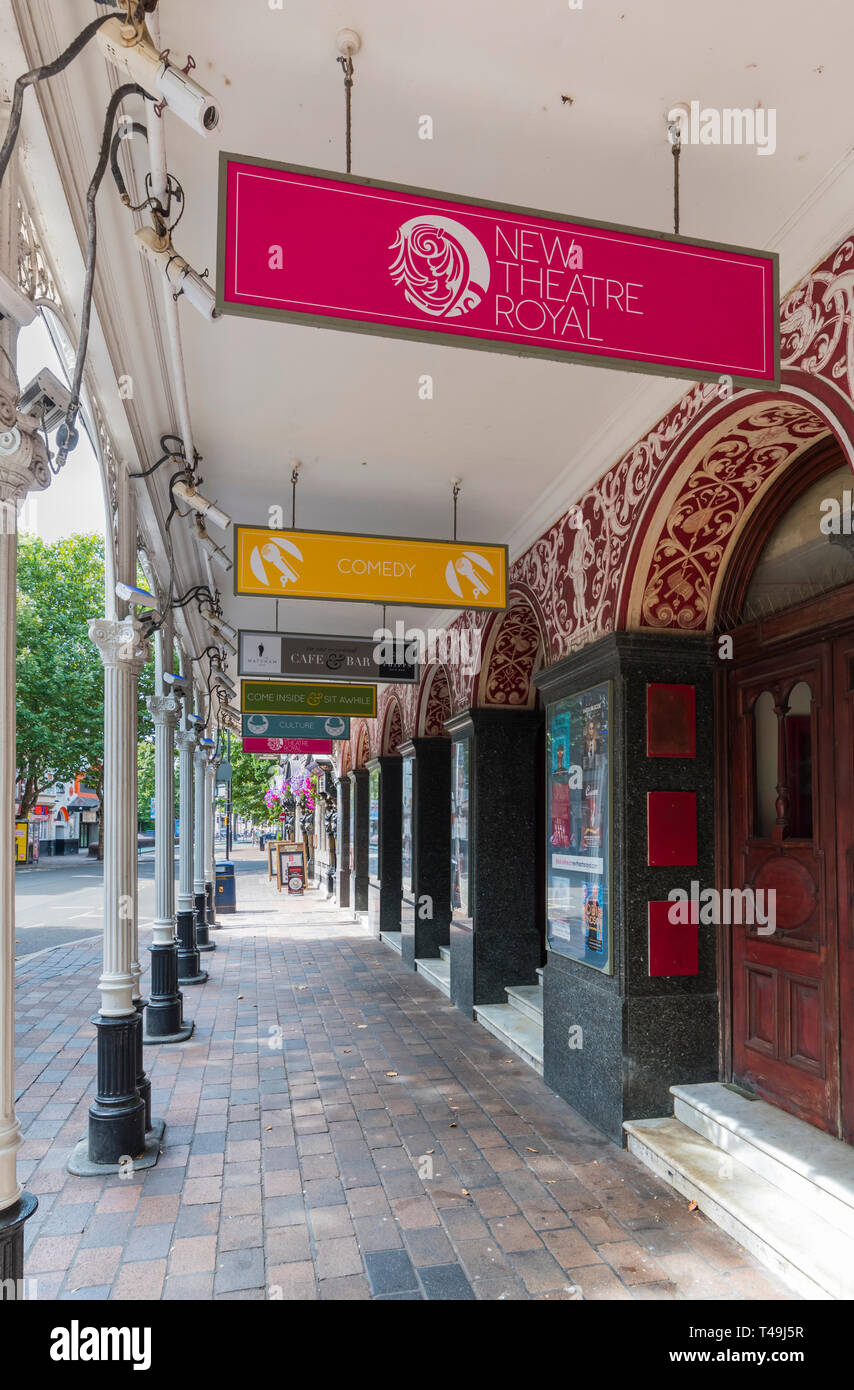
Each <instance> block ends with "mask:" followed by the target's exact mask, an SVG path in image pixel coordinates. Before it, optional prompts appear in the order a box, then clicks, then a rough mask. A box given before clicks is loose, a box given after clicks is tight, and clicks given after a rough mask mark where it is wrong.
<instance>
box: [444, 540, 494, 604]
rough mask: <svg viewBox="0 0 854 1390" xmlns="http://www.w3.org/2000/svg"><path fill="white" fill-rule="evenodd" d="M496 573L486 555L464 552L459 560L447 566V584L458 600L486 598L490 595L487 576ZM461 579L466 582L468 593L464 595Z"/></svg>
mask: <svg viewBox="0 0 854 1390" xmlns="http://www.w3.org/2000/svg"><path fill="white" fill-rule="evenodd" d="M494 573H495V571H494V570H493V568H492V565H491V564H490V563H489V561H488V560H487V559H486V557H485V556H484V555H479V554H478V552H477V551H476V550H464V551H463V553H462V555H461V556H460V557H459V559H457V560H449V561H448V563H447V565H446V566H445V582H446V583H447V585H448V588H449V589H450V591H451V593H452V594H453V595H454V596H455V597H456V598H463V597H466V598H471V599H476V598H481V597H484V598H485V597H486V595H487V594H488V593H489V582H488V580H487V577H486V576H487V575H492V574H494ZM461 579H464V580H465V581H466V588H467V589H468V590H469V591H468V592H467V593H464V590H463V586H462V584H461V583H460V580H461Z"/></svg>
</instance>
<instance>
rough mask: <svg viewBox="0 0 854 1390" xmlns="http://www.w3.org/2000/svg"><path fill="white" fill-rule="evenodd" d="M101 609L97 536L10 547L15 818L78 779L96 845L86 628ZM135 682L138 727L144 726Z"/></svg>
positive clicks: (95, 655)
mask: <svg viewBox="0 0 854 1390" xmlns="http://www.w3.org/2000/svg"><path fill="white" fill-rule="evenodd" d="M103 612H104V539H103V537H102V536H96V535H86V536H69V537H66V538H64V539H62V540H59V541H56V542H54V543H53V544H51V545H48V544H47V543H46V542H45V541H43V540H41V539H40V538H39V537H38V536H28V535H23V536H21V538H20V543H19V549H18V640H17V726H18V728H17V763H18V775H19V776H20V778H21V779H22V781H23V784H24V786H23V795H22V800H21V815H22V816H26V815H27V814H28V813H29V812H30V811H31V810H32V808H33V806H34V805H35V804H36V802H37V801H38V800H39V797H40V796H41V795H42V793H43V792H44V791H46V790H47V788H48V787H49V786H51V785H52V783H54V782H56V781H71V780H72V779H73V778H74V777H78V776H81V777H83V778H84V779H85V781H86V784H87V785H88V786H89V787H91V789H92V790H93V791H94V792H95V793H96V794H97V796H98V800H99V806H100V812H101V835H100V845H101V846H103V842H104V830H103V825H104V806H103V789H104V668H103V665H102V663H101V657H100V654H99V652H98V650H97V648H96V647H95V646H94V644H93V643H92V642H91V640H90V638H89V623H90V621H91V619H92V618H97V617H98V616H99V615H100V614H102V613H103ZM139 685H140V708H139V727H140V736H141V737H142V738H145V737H146V736H147V735H148V733H149V731H150V728H151V720H150V716H149V714H148V709H147V707H146V706H145V703H144V697H145V695H146V694H147V693H148V692H149V691H150V690H151V689H152V688H153V676H152V670H151V667H150V666H149V667H148V668H147V669H146V670H145V672H144V673H143V676H142V678H141V679H140V682H139Z"/></svg>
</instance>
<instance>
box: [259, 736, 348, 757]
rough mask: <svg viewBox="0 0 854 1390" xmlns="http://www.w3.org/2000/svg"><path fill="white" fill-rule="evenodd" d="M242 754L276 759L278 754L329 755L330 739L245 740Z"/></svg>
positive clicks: (330, 748)
mask: <svg viewBox="0 0 854 1390" xmlns="http://www.w3.org/2000/svg"><path fill="white" fill-rule="evenodd" d="M243 751H244V753H261V754H264V755H266V756H267V757H276V756H277V754H279V753H331V752H332V739H331V738H245V739H244V740H243Z"/></svg>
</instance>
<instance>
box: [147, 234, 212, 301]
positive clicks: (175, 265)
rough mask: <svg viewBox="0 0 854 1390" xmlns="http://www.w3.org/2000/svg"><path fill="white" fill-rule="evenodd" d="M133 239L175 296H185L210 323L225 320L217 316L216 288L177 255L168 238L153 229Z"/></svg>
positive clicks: (182, 257)
mask: <svg viewBox="0 0 854 1390" xmlns="http://www.w3.org/2000/svg"><path fill="white" fill-rule="evenodd" d="M134 237H135V239H136V244H137V247H138V249H139V251H140V252H141V253H142V255H143V256H145V258H146V260H148V261H150V262H151V263H152V265H153V266H155V267H156V269H157V270H159V271H160V274H161V275H165V277H166V279H167V280H168V281H169V284H170V285H171V286H172V288H173V290H174V291H175V294H176V295H181V294H184V295H186V296H187V299H188V300H189V302H190V303H191V304H192V306H193V308H194V309H195V310H196V311H197V312H198V313H199V314H201V316H202V318H203V319H207V320H208V322H209V323H212V322H213V321H214V320H216V319H220V318H221V317H222V315H221V314H219V313H218V312H217V307H216V291H215V289H214V287H213V285H211V284H210V283H209V282H208V281H207V280H206V278H205V276H204V275H200V274H199V272H198V271H197V270H194V269H193V267H192V266H191V265H190V262H189V261H188V260H186V259H185V258H184V256H181V255H179V254H178V252H177V251H176V250H175V247H174V246H173V245H172V242H171V240H170V239H169V237H168V236H166V237H160V236H158V235H157V232H156V231H155V230H154V228H153V227H140V228H139V229H138V231H136V232H134Z"/></svg>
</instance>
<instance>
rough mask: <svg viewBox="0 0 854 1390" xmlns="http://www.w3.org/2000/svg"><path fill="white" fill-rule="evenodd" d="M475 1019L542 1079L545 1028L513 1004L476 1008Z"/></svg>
mask: <svg viewBox="0 0 854 1390" xmlns="http://www.w3.org/2000/svg"><path fill="white" fill-rule="evenodd" d="M474 1016H475V1018H476V1019H477V1021H478V1023H480V1024H482V1025H483V1027H484V1028H486V1029H487V1031H488V1032H490V1033H492V1035H493V1037H496V1038H498V1039H499V1040H500V1041H501V1042H503V1043H504V1046H505V1047H509V1048H510V1051H511V1052H515V1053H516V1056H517V1057H521V1058H522V1061H523V1062H527V1063H528V1066H529V1067H533V1069H534V1071H536V1072H538V1073H539V1075H540V1076H542V1074H543V1025H542V1023H541V1022H540V1023H537V1022H535V1020H534V1019H533V1018H530V1017H529V1016H528V1015H527V1014H523V1013H521V1012H520V1011H519V1009H517V1008H514V1006H513V1005H512V1004H475V1006H474Z"/></svg>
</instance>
